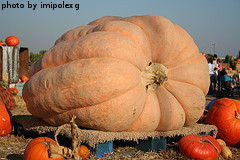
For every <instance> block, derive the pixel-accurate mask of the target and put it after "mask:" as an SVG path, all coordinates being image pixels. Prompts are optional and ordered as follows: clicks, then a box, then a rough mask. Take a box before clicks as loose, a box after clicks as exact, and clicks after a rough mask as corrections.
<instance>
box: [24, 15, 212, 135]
mask: <svg viewBox="0 0 240 160" xmlns="http://www.w3.org/2000/svg"><path fill="white" fill-rule="evenodd" d="M29 75H30V76H29V80H28V81H27V82H26V84H25V85H24V87H23V98H24V101H25V102H26V105H27V108H28V111H29V112H30V113H31V114H32V115H34V116H36V117H40V118H42V119H43V120H44V121H46V122H47V123H49V124H50V125H53V126H58V125H62V124H65V123H67V122H69V121H70V119H71V117H72V116H73V115H76V117H77V118H76V124H77V125H79V126H82V127H86V128H92V129H97V130H104V131H137V132H139V131H155V130H158V131H168V130H175V129H180V128H182V127H183V126H190V125H193V124H195V123H196V122H197V121H198V120H199V118H200V117H201V115H202V114H203V111H204V106H205V95H206V94H207V92H208V87H209V74H208V65H207V61H206V58H204V57H203V56H202V55H200V54H199V50H198V47H197V46H196V44H195V43H194V41H193V39H192V38H191V36H190V35H189V34H188V33H187V32H186V31H185V30H184V29H183V28H181V27H180V26H178V25H176V24H173V23H172V22H171V21H169V20H168V19H166V18H164V17H161V16H157V15H144V16H133V17H125V18H123V17H114V16H107V17H102V18H100V19H97V20H95V21H93V22H91V23H89V24H88V25H85V26H80V27H77V28H75V29H72V30H70V31H68V32H66V33H64V34H63V35H62V36H61V37H60V38H59V39H58V40H57V41H56V43H55V45H54V46H53V47H52V48H51V49H50V50H48V52H46V53H45V54H44V55H43V56H42V57H41V58H40V59H39V60H38V61H37V62H36V63H34V65H32V66H31V68H30V71H29Z"/></svg>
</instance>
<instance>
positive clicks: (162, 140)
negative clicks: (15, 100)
mask: <svg viewBox="0 0 240 160" xmlns="http://www.w3.org/2000/svg"><path fill="white" fill-rule="evenodd" d="M14 123H15V124H14V133H15V135H18V136H22V135H24V136H26V135H27V134H28V136H29V135H31V136H34V134H35V136H36V137H37V136H42V135H43V134H44V136H48V137H50V138H54V135H55V131H56V130H57V127H54V126H50V125H48V124H47V123H45V122H43V121H42V120H41V119H39V118H36V117H34V116H31V115H22V116H21V115H18V116H14ZM80 130H81V141H82V142H83V143H84V144H85V145H87V146H88V148H89V149H90V151H91V152H93V153H96V157H102V156H103V155H104V154H107V153H109V152H113V148H114V144H116V143H117V141H122V142H123V143H125V142H134V147H135V148H137V149H138V150H141V151H144V152H147V151H159V150H166V149H167V140H168V139H169V138H171V137H176V136H185V135H190V134H208V135H211V136H213V137H216V134H217V128H216V126H214V125H204V124H195V125H193V126H190V127H183V128H182V129H180V130H175V131H167V132H158V131H154V132H104V131H97V130H91V129H83V128H81V129H80ZM36 133H37V134H36ZM61 134H62V135H63V136H65V137H67V138H69V140H70V141H71V135H70V126H69V127H66V129H65V130H63V132H61ZM32 138H34V137H32ZM59 142H60V140H59Z"/></svg>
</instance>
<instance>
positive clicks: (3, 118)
mask: <svg viewBox="0 0 240 160" xmlns="http://www.w3.org/2000/svg"><path fill="white" fill-rule="evenodd" d="M12 128H13V117H12V113H11V112H10V111H9V110H8V109H7V107H6V106H5V105H4V103H3V102H2V101H0V136H6V135H8V134H9V133H11V132H12Z"/></svg>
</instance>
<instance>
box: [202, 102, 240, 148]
mask: <svg viewBox="0 0 240 160" xmlns="http://www.w3.org/2000/svg"><path fill="white" fill-rule="evenodd" d="M206 123H208V124H212V125H215V126H216V127H217V129H218V133H217V138H220V139H222V140H224V141H225V142H226V144H227V146H239V144H240V136H239V133H240V102H239V101H237V100H234V99H230V98H221V99H218V100H216V101H215V102H214V103H213V104H212V106H211V108H210V109H209V111H208V113H207V117H206Z"/></svg>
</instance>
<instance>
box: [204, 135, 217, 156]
mask: <svg viewBox="0 0 240 160" xmlns="http://www.w3.org/2000/svg"><path fill="white" fill-rule="evenodd" d="M200 141H202V142H206V141H207V142H209V143H210V144H211V145H212V146H213V147H214V148H215V149H216V150H217V153H218V155H219V154H220V151H219V149H218V148H217V146H215V144H213V143H212V142H211V141H210V140H209V139H201V140H200Z"/></svg>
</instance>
